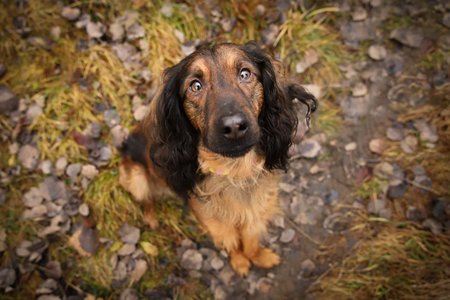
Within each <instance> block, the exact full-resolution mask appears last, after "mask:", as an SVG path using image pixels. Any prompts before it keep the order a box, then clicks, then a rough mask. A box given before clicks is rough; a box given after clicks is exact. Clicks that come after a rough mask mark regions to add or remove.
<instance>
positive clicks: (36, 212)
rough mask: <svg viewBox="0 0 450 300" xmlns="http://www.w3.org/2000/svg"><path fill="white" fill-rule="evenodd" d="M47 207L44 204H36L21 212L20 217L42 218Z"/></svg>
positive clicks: (25, 218)
mask: <svg viewBox="0 0 450 300" xmlns="http://www.w3.org/2000/svg"><path fill="white" fill-rule="evenodd" d="M47 211H48V209H47V207H46V206H45V205H42V204H40V205H36V206H34V207H32V208H31V209H27V210H25V211H24V212H23V214H22V218H23V219H24V220H37V219H41V218H43V217H44V216H45V215H46V214H47Z"/></svg>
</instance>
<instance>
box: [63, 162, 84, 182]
mask: <svg viewBox="0 0 450 300" xmlns="http://www.w3.org/2000/svg"><path fill="white" fill-rule="evenodd" d="M80 171H81V164H79V163H76V164H70V165H69V166H68V167H67V169H66V174H67V176H69V177H70V178H72V179H73V178H75V177H77V176H78V174H80Z"/></svg>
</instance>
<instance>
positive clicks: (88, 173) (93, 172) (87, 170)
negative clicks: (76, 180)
mask: <svg viewBox="0 0 450 300" xmlns="http://www.w3.org/2000/svg"><path fill="white" fill-rule="evenodd" d="M81 175H82V176H84V177H86V178H88V179H94V178H95V176H97V175H98V170H97V168H96V167H95V166H94V165H84V166H83V167H82V168H81Z"/></svg>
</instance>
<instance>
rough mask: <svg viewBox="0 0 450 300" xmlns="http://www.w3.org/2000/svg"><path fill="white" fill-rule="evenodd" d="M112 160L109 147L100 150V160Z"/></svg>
mask: <svg viewBox="0 0 450 300" xmlns="http://www.w3.org/2000/svg"><path fill="white" fill-rule="evenodd" d="M111 158H112V150H111V147H109V146H104V147H102V148H100V157H99V159H100V160H102V161H108V160H110V159H111Z"/></svg>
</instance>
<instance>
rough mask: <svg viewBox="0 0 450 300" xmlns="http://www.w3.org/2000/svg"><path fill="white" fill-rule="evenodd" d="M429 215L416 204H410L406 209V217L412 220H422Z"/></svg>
mask: <svg viewBox="0 0 450 300" xmlns="http://www.w3.org/2000/svg"><path fill="white" fill-rule="evenodd" d="M426 217H427V212H426V211H425V210H424V209H420V208H417V207H414V206H408V208H407V209H406V218H407V219H408V220H410V221H414V222H420V221H422V220H424V219H425V218H426Z"/></svg>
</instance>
